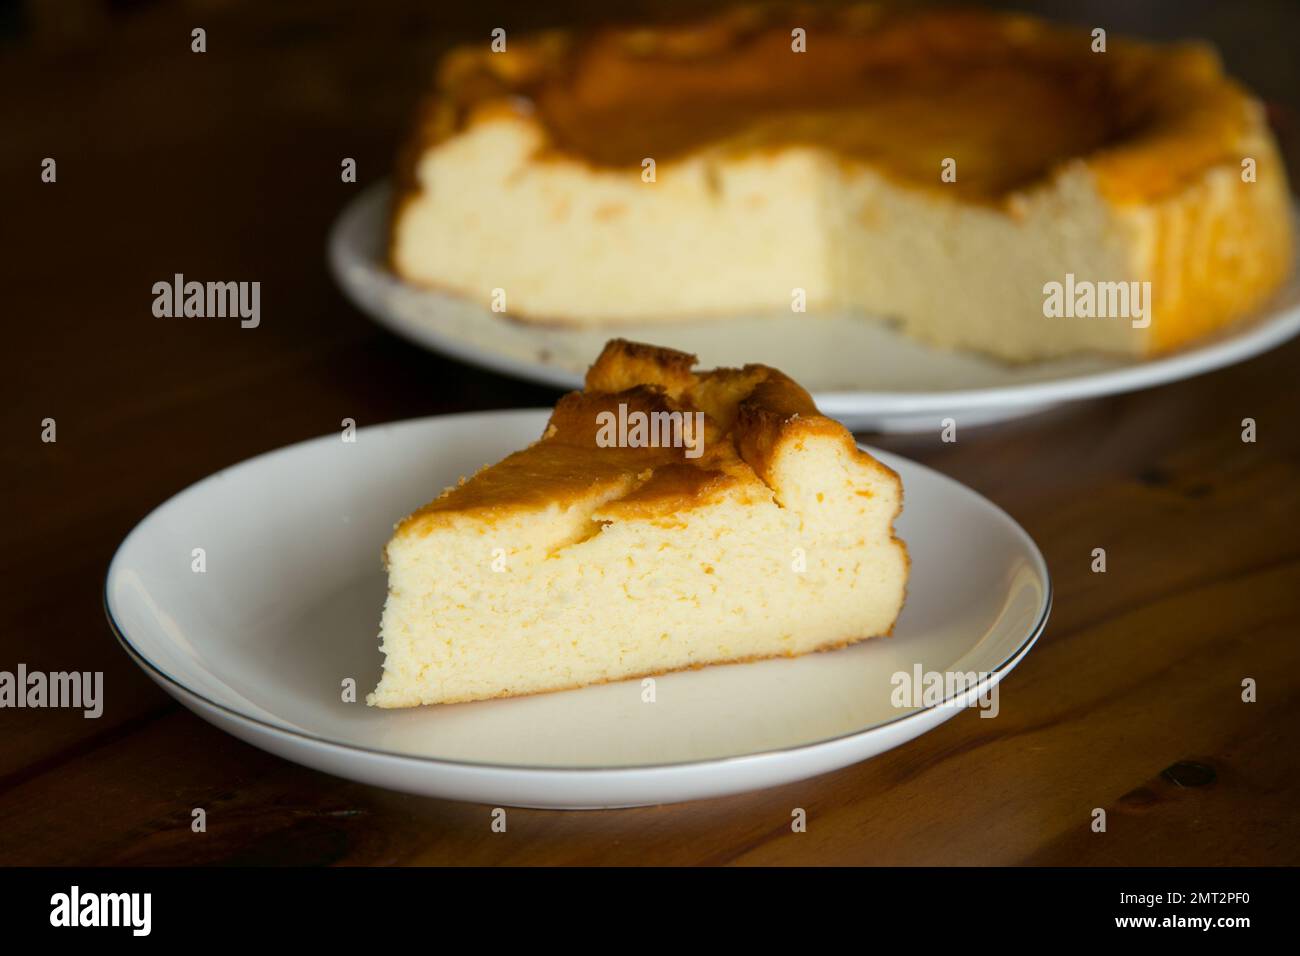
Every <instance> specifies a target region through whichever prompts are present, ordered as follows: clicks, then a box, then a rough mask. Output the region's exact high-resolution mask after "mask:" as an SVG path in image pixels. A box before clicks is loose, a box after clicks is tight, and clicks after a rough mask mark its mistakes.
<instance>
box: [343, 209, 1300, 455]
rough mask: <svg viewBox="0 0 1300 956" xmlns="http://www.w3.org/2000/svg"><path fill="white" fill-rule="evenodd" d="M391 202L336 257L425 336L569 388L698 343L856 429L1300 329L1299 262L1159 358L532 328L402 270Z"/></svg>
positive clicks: (678, 327) (379, 315)
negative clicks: (793, 389) (769, 370)
mask: <svg viewBox="0 0 1300 956" xmlns="http://www.w3.org/2000/svg"><path fill="white" fill-rule="evenodd" d="M388 201H389V189H388V187H387V185H385V184H378V185H375V186H372V187H370V188H369V189H367V190H366V191H365V192H363V193H362V194H361V195H360V196H358V197H357V198H356V199H355V200H353V202H352V203H351V204H350V205H349V206H348V207H347V208H346V209H345V210H344V211H343V213H342V214H341V215H340V216H339V218H338V220H337V221H336V222H335V224H334V228H333V231H332V233H331V235H330V242H329V259H330V266H331V269H332V270H333V273H334V276H335V278H336V280H337V281H338V283H339V284H340V286H342V288H343V290H344V292H346V294H347V295H348V297H349V298H350V299H351V300H352V301H353V302H354V303H355V304H356V305H357V306H358V307H359V308H361V309H362V310H363V311H365V312H366V313H368V314H369V315H370V316H371V317H372V318H374V319H375V320H376V321H377V322H379V323H380V324H382V325H384V326H386V327H388V328H389V329H391V330H392V331H394V332H396V333H397V334H398V335H401V336H403V337H404V338H406V339H409V340H410V341H412V342H415V343H417V344H419V345H422V346H424V347H425V348H428V349H430V350H432V351H435V352H441V353H444V354H446V355H451V356H454V357H455V358H458V359H461V360H462V361H465V362H469V363H471V364H474V365H480V366H483V367H485V368H491V369H494V370H496V371H499V372H504V373H506V374H509V375H514V376H516V377H519V378H524V379H528V380H531V381H536V382H541V383H543V384H547V385H555V386H558V387H560V388H566V389H568V388H581V386H582V377H583V375H584V373H585V372H586V370H587V366H588V365H590V364H591V362H592V361H593V360H594V359H595V357H596V356H597V355H598V354H600V350H601V347H602V346H603V345H604V344H605V341H606V340H607V339H609V338H612V337H615V336H622V337H623V338H629V339H633V340H637V341H644V342H651V343H653V344H655V345H663V346H668V347H671V348H676V349H681V350H683V351H687V352H693V353H695V354H696V355H698V356H699V357H700V361H701V364H702V365H703V366H704V367H707V368H712V367H715V366H740V365H744V364H745V363H747V362H761V363H765V364H768V365H771V366H773V367H775V368H779V369H781V371H783V372H785V373H786V374H787V375H789V376H790V377H791V378H793V379H794V380H795V381H796V382H799V383H800V384H801V385H803V386H804V387H805V388H807V389H808V390H809V391H810V392H812V393H813V395H814V397H815V398H816V400H817V404H818V407H820V408H821V410H822V411H823V412H824V413H825V414H827V415H830V416H831V417H833V418H836V419H838V420H839V421H841V422H843V423H844V424H845V425H847V426H848V427H849V428H851V429H853V430H854V431H864V430H865V431H884V432H900V431H901V432H906V431H928V430H933V429H937V428H938V427H939V423H940V422H941V421H942V420H943V419H944V418H948V417H952V418H955V419H957V420H958V421H959V422H961V423H963V424H966V425H978V424H982V423H988V422H994V421H1000V420H1003V419H1007V418H1014V417H1017V416H1020V415H1027V414H1030V413H1032V412H1035V411H1040V410H1042V409H1044V408H1047V407H1050V406H1052V405H1057V404H1060V403H1063V402H1069V401H1076V400H1078V399H1084V398H1094V397H1097V396H1101V395H1111V394H1116V393H1120V392H1128V391H1134V390H1137V389H1142V388H1150V387H1151V386H1154V385H1161V384H1164V383H1166V382H1172V381H1177V380H1180V379H1184V378H1190V377H1192V376H1194V375H1199V374H1201V373H1203V372H1209V371H1212V370H1214V369H1217V368H1222V367H1224V366H1226V365H1232V364H1234V363H1236V362H1241V361H1244V360H1246V359H1248V358H1251V357H1253V356H1255V355H1258V354H1260V353H1262V352H1266V351H1268V350H1269V349H1271V348H1274V347H1276V346H1277V345H1280V344H1281V343H1283V342H1285V341H1287V340H1288V339H1290V338H1291V337H1293V336H1294V335H1296V334H1297V333H1300V267H1298V268H1297V270H1296V272H1295V274H1294V275H1293V278H1292V279H1291V281H1290V282H1289V283H1288V284H1287V285H1286V287H1285V288H1283V289H1282V290H1280V291H1279V292H1278V294H1277V295H1275V296H1274V297H1273V299H1272V302H1271V304H1270V305H1269V306H1268V307H1267V308H1265V309H1263V310H1261V311H1260V313H1259V314H1258V315H1256V316H1255V317H1253V318H1251V319H1248V320H1246V321H1244V322H1240V323H1238V324H1235V325H1233V326H1231V327H1229V328H1228V329H1225V330H1224V331H1223V332H1221V333H1219V334H1217V335H1214V336H1211V337H1208V338H1206V339H1204V340H1201V341H1199V342H1197V343H1195V344H1193V345H1191V346H1188V347H1187V348H1185V349H1182V350H1179V351H1177V352H1173V353H1171V354H1169V355H1165V356H1161V357H1159V358H1153V359H1125V358H1108V357H1103V356H1096V355H1092V356H1089V355H1083V356H1076V357H1070V358H1063V359H1056V360H1053V361H1048V362H1034V363H1028V364H1019V365H1008V364H1005V363H1002V362H997V361H995V360H992V359H989V358H985V357H983V356H979V355H975V354H972V353H967V352H958V351H951V350H946V349H936V348H930V347H929V346H926V345H923V344H921V343H919V342H917V341H915V340H913V339H911V338H909V337H908V336H906V335H903V334H902V333H900V332H898V331H896V330H895V329H893V328H892V327H891V326H890V325H889V324H888V323H885V322H880V321H875V320H872V319H869V318H867V317H864V316H861V315H849V314H842V315H817V316H810V315H794V314H790V315H768V316H751V317H744V316H738V317H735V318H731V319H726V320H720V321H712V322H686V323H679V322H672V323H660V324H655V325H626V326H625V325H618V326H610V327H605V328H595V329H592V328H567V327H562V326H553V325H533V324H527V323H524V322H519V321H517V320H515V319H511V318H510V317H509V316H506V315H501V314H497V313H493V312H492V311H490V310H488V309H485V308H483V307H482V306H480V305H477V304H475V303H471V302H466V301H465V300H463V299H460V298H457V297H455V296H451V295H445V294H442V293H438V292H433V291H430V290H427V289H421V288H418V287H415V286H411V285H408V284H406V283H404V282H402V281H401V280H400V279H398V278H397V277H396V276H395V275H393V273H391V272H389V271H388V269H387V267H386V266H385V264H384V243H385V237H386V235H387V217H388ZM1044 321H1047V320H1044ZM1068 321H1090V320H1088V319H1077V320H1068Z"/></svg>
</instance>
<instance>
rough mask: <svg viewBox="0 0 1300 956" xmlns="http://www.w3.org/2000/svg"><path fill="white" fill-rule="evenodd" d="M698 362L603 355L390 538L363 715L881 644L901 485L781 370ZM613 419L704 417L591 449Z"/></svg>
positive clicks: (665, 354)
mask: <svg viewBox="0 0 1300 956" xmlns="http://www.w3.org/2000/svg"><path fill="white" fill-rule="evenodd" d="M694 362H695V359H694V357H693V356H690V355H687V354H685V353H681V352H676V351H673V350H669V349H661V348H656V347H653V346H644V345H639V344H636V343H630V342H626V341H624V340H614V341H611V342H610V343H609V344H608V345H607V346H606V348H605V350H604V351H603V352H602V354H601V356H600V358H599V359H598V360H597V361H596V363H595V364H594V365H593V366H592V367H591V369H590V370H589V372H588V375H587V387H586V389H585V390H584V391H582V392H574V393H571V394H569V395H566V396H565V397H564V398H562V399H561V400H560V402H559V403H558V404H557V406H556V409H555V411H554V413H553V414H552V416H551V418H550V420H549V422H548V424H547V426H546V429H545V431H544V433H543V435H542V437H541V438H540V439H539V440H538V441H537V442H535V443H534V444H532V445H530V446H528V447H527V448H525V449H523V450H521V451H519V452H516V453H515V454H513V455H510V456H507V457H506V458H505V459H503V460H502V461H500V462H498V463H496V464H495V465H489V466H487V467H486V468H484V469H482V470H481V471H479V472H478V473H477V474H475V475H474V476H473V477H471V478H468V479H463V480H462V481H461V482H460V483H459V484H457V485H455V486H453V487H451V488H448V489H447V490H446V491H444V492H443V494H442V495H441V496H439V497H438V498H437V499H435V500H434V501H432V502H430V503H429V504H427V505H425V506H424V507H422V508H420V509H418V510H416V511H415V512H414V513H412V514H411V515H410V516H408V517H407V518H405V519H404V520H403V521H401V522H400V523H399V524H398V525H397V527H396V530H395V532H394V535H393V537H392V539H391V540H390V541H389V543H388V545H387V546H386V548H385V549H384V560H385V565H386V567H387V569H388V572H389V594H388V598H387V600H386V602H385V607H384V613H383V621H382V623H381V634H380V639H381V650H382V651H383V652H384V654H385V663H384V673H383V676H382V678H381V680H380V682H379V684H378V686H377V687H376V689H375V691H374V692H373V693H371V694H370V695H369V697H368V698H367V703H368V704H371V705H373V706H378V707H407V706H419V705H422V704H433V703H459V702H466V701H472V700H483V699H490V698H496V697H515V696H525V695H530V694H536V693H547V692H551V691H557V690H566V689H573V688H577V687H583V686H588V685H591V684H599V683H607V682H611V681H623V680H632V679H639V678H645V677H653V676H657V675H660V674H665V673H670V672H673V671H679V670H685V669H694V668H700V667H705V666H710V665H713V664H723V663H738V662H744V661H754V660H761V659H767V658H773V657H794V656H799V655H802V654H806V653H811V652H813V651H820V650H833V649H837V648H841V647H845V646H847V645H849V644H853V643H857V642H859V641H862V640H867V639H869V638H872V637H880V636H887V635H889V634H891V633H892V631H893V626H894V623H895V621H896V620H897V617H898V613H899V612H900V611H901V609H902V606H903V602H904V600H905V597H906V586H907V577H908V571H909V568H910V558H909V557H908V554H907V548H906V545H905V544H904V543H903V542H902V541H901V540H900V539H899V538H898V537H897V535H896V534H895V531H894V526H893V524H894V520H895V518H896V517H897V515H898V514H899V513H900V511H901V508H902V495H903V491H902V485H901V482H900V481H899V478H898V476H897V474H896V473H895V472H894V471H893V470H892V469H889V468H888V467H887V466H885V465H883V464H882V463H880V462H879V461H877V460H876V459H875V458H873V457H872V456H870V455H869V454H867V453H866V452H864V451H862V450H861V449H859V448H858V447H857V445H856V443H854V441H853V439H852V436H851V435H850V434H849V433H848V431H847V430H846V429H845V428H844V427H843V426H842V425H840V424H839V423H838V422H835V421H833V420H831V419H828V418H826V417H824V416H822V415H821V414H819V413H818V412H817V409H816V406H815V405H814V404H813V402H812V399H811V398H810V396H809V395H808V393H807V392H806V391H804V390H803V389H802V388H800V387H799V386H798V385H797V384H795V383H794V382H793V381H792V380H790V379H789V378H788V377H787V376H785V375H783V374H782V373H780V372H778V371H776V370H774V369H771V368H768V367H766V366H761V365H749V366H745V367H744V368H742V369H716V370H713V371H709V372H701V373H696V372H693V371H691V367H692V366H693V364H694ZM620 405H623V406H625V407H626V409H627V410H628V411H629V414H630V413H631V412H637V411H643V412H646V413H647V415H650V414H654V413H669V412H681V413H684V414H691V415H694V414H695V413H699V414H700V416H701V418H700V419H699V420H700V421H701V422H702V424H703V429H704V431H703V442H702V443H701V444H699V445H697V446H696V447H697V448H698V450H699V454H698V456H697V457H691V455H694V454H695V452H694V451H693V450H692V449H691V448H690V447H662V446H661V447H639V448H634V447H617V446H614V447H602V446H601V445H600V444H598V442H599V432H600V428H601V427H602V426H601V425H600V424H599V423H598V421H597V416H598V415H600V414H601V413H602V412H615V410H616V409H617V408H618V407H619V406H620ZM688 452H690V455H688ZM800 551H802V552H803V553H802V554H800ZM792 559H793V561H792ZM494 561H499V562H500V565H499V566H497V567H494V566H493V562H494ZM799 562H802V568H801V569H799V570H796V566H797V565H798V564H799ZM584 602H586V603H585V604H584ZM602 613H603V614H605V615H607V616H606V617H604V618H602V617H601V616H600V615H601V614H602ZM602 622H603V623H602Z"/></svg>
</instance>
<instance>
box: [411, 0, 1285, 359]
mask: <svg viewBox="0 0 1300 956" xmlns="http://www.w3.org/2000/svg"><path fill="white" fill-rule="evenodd" d="M1104 42H1105V47H1104V51H1103V50H1101V49H1099V47H1098V44H1099V39H1098V38H1097V37H1094V36H1093V35H1092V34H1091V32H1090V31H1086V30H1080V29H1073V28H1068V29H1067V28H1061V27H1056V26H1052V25H1049V24H1047V23H1045V22H1042V21H1038V20H1034V19H1031V18H1027V17H1023V16H1017V15H1008V14H999V13H990V12H982V11H942V12H923V13H917V14H908V13H897V12H884V11H882V10H881V9H878V8H876V7H874V6H867V7H856V8H849V9H847V10H846V9H840V10H827V9H825V8H821V9H812V8H807V7H776V8H768V9H766V10H762V11H755V10H739V11H736V12H732V13H728V14H725V15H722V16H718V17H715V18H713V19H709V20H706V21H703V22H700V23H697V24H693V25H684V26H673V27H659V28H654V29H632V28H605V29H599V30H596V31H594V32H591V33H570V32H563V31H561V32H552V33H547V34H543V35H541V36H537V37H531V38H530V37H525V36H515V35H513V34H512V35H510V36H508V38H507V43H506V49H505V50H504V52H493V51H492V49H491V47H490V45H489V41H488V40H487V39H486V38H485V39H484V41H483V42H482V43H481V44H478V45H475V46H473V47H466V48H461V49H457V50H454V51H452V52H451V53H449V54H448V55H447V56H446V57H445V58H444V60H443V62H442V64H441V67H440V70H439V76H438V82H437V89H436V90H435V92H434V95H433V96H432V98H431V100H430V102H429V103H428V104H427V106H426V107H425V108H424V111H423V112H422V114H421V119H420V122H419V124H418V127H417V129H416V131H415V133H414V135H413V137H412V139H411V142H410V144H409V146H408V148H407V150H406V151H405V154H404V157H403V159H402V161H401V163H400V164H399V170H398V177H397V180H398V182H397V195H396V200H395V206H394V214H393V221H392V234H391V240H390V248H389V254H390V261H391V265H392V268H393V269H394V271H396V272H397V273H398V274H399V275H400V276H402V277H403V278H405V279H406V280H408V281H410V282H412V283H416V284H421V285H426V286H430V287H435V288H438V289H442V290H448V291H451V292H454V293H456V294H458V295H461V296H464V297H468V298H470V299H473V300H476V301H479V302H482V303H484V304H490V305H492V306H493V307H494V308H495V309H496V310H497V311H502V310H503V309H504V311H505V312H506V313H507V314H508V315H510V316H513V317H515V318H518V319H521V320H524V321H540V322H561V323H570V324H583V325H616V324H619V323H633V322H635V323H647V322H654V323H658V322H671V321H674V320H685V319H701V318H711V317H726V316H731V315H736V314H743V313H755V312H763V313H768V312H785V313H789V312H790V311H791V309H792V308H794V309H796V310H797V309H798V308H800V307H806V308H807V309H808V310H809V311H810V312H816V311H819V310H832V309H846V310H851V311H860V312H863V313H867V314H871V315H875V316H880V317H886V318H893V319H896V320H898V321H899V322H900V323H901V325H902V328H903V329H904V330H905V331H907V332H909V333H911V334H912V335H914V336H916V337H918V338H921V339H923V340H925V341H927V342H930V343H933V344H936V345H939V346H951V347H963V348H969V349H974V350H979V351H982V352H986V353H991V354H993V355H996V356H1000V357H1002V358H1005V359H1009V360H1027V359H1035V358H1042V357H1050V356H1055V355H1061V354H1065V353H1069V352H1074V351H1080V350H1088V351H1102V352H1110V353H1124V354H1130V355H1144V354H1150V353H1155V352H1160V351H1163V350H1167V349H1170V348H1173V347H1176V346H1178V345H1180V344H1182V343H1185V342H1187V341H1189V340H1192V339H1195V338H1196V337H1198V336H1201V335H1204V334H1206V333H1209V332H1211V331H1213V330H1215V329H1217V328H1219V327H1221V326H1223V325H1225V324H1227V323H1229V322H1232V321H1233V320H1235V319H1237V318H1239V317H1241V316H1243V315H1246V314H1248V313H1249V312H1251V311H1252V310H1253V309H1255V308H1257V307H1258V306H1259V305H1260V304H1261V303H1262V302H1263V301H1264V300H1265V299H1266V298H1267V297H1268V296H1269V295H1270V294H1271V293H1272V292H1273V291H1274V290H1276V289H1277V288H1278V286H1279V285H1280V284H1281V283H1282V282H1283V281H1284V279H1285V278H1286V276H1287V275H1288V273H1289V271H1290V268H1291V263H1292V223H1291V209H1290V205H1289V192H1288V188H1287V182H1286V174H1285V171H1284V167H1283V163H1282V161H1281V159H1280V157H1279V155H1278V152H1277V149H1276V146H1275V144H1274V140H1273V137H1272V135H1271V133H1270V131H1269V129H1268V126H1267V124H1266V122H1265V118H1264V113H1263V110H1262V108H1261V107H1260V105H1259V104H1258V103H1257V102H1256V101H1255V100H1254V99H1253V98H1252V97H1251V96H1250V95H1249V93H1248V92H1247V91H1245V90H1244V89H1242V87H1240V86H1239V85H1238V84H1237V83H1235V82H1233V81H1232V80H1231V79H1229V78H1227V77H1226V76H1225V75H1224V73H1223V71H1222V69H1221V67H1220V65H1219V62H1218V59H1217V57H1216V56H1215V54H1214V52H1213V51H1212V50H1210V49H1208V48H1206V47H1204V46H1201V45H1192V44H1179V45H1154V44H1148V43H1141V42H1134V41H1126V40H1124V39H1122V38H1118V37H1115V36H1111V37H1108V38H1105V41H1104ZM1143 283H1150V286H1144V285H1143ZM1067 288H1068V290H1069V298H1070V301H1069V302H1063V301H1061V295H1062V293H1063V291H1064V290H1066V289H1067ZM1075 290H1078V296H1077V298H1078V302H1077V303H1076V301H1075V299H1076V296H1075V295H1074V292H1075ZM1085 290H1086V291H1085ZM1139 297H1141V299H1140V300H1139ZM1089 298H1090V299H1091V304H1089V303H1087V302H1085V299H1089ZM1076 305H1077V308H1076V307H1075V306H1076ZM1103 313H1105V315H1103ZM1112 313H1118V314H1112ZM815 318H816V317H815V316H809V317H808V320H809V321H815Z"/></svg>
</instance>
